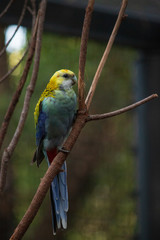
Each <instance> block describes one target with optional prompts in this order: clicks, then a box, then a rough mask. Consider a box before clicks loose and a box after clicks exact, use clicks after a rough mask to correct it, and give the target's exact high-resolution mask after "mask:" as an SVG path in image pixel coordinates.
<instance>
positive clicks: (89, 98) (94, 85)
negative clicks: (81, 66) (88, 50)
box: [85, 0, 128, 110]
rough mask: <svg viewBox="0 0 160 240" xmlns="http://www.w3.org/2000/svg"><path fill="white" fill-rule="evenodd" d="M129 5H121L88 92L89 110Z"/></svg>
mask: <svg viewBox="0 0 160 240" xmlns="http://www.w3.org/2000/svg"><path fill="white" fill-rule="evenodd" d="M127 3H128V0H122V4H121V8H120V11H119V14H118V18H117V21H116V23H115V26H114V28H113V31H112V34H111V36H110V38H109V41H108V44H107V46H106V49H105V51H104V54H103V56H102V59H101V61H100V63H99V66H98V68H97V71H96V74H95V76H94V79H93V82H92V85H91V87H90V89H89V92H88V95H87V97H86V101H85V103H86V105H87V109H88V110H89V107H90V104H91V101H92V98H93V95H94V92H95V90H96V86H97V83H98V80H99V78H100V75H101V72H102V69H103V67H104V64H105V63H106V61H107V59H108V55H109V53H110V51H111V48H112V45H113V43H114V40H115V37H116V35H117V32H118V29H119V27H120V24H121V22H122V20H123V18H124V12H125V9H126V7H127Z"/></svg>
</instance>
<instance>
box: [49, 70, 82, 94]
mask: <svg viewBox="0 0 160 240" xmlns="http://www.w3.org/2000/svg"><path fill="white" fill-rule="evenodd" d="M76 82H77V78H76V75H75V74H74V73H73V72H72V71H70V70H67V69H61V70H59V71H57V72H55V73H54V75H53V76H52V77H51V79H50V84H51V85H52V86H53V87H54V89H61V90H67V89H69V88H71V87H72V86H73V85H74V84H75V83H76Z"/></svg>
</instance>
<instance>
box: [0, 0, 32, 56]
mask: <svg viewBox="0 0 160 240" xmlns="http://www.w3.org/2000/svg"><path fill="white" fill-rule="evenodd" d="M27 2H28V0H25V2H24V6H23V9H22V13H21V16H20V18H19V21H18V24H17V27H16V29H15V31H14V33H13V35H12V37H11V38H10V39H9V40H8V42H7V43H6V45H5V46H4V47H3V48H2V50H1V51H0V57H1V56H2V55H3V53H4V52H5V51H6V48H7V47H8V45H9V44H10V42H11V41H12V39H13V38H14V36H15V34H16V32H17V31H18V29H19V27H20V26H21V23H22V21H23V18H24V15H25V12H26V8H27Z"/></svg>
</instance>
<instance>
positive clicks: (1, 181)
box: [0, 0, 47, 191]
mask: <svg viewBox="0 0 160 240" xmlns="http://www.w3.org/2000/svg"><path fill="white" fill-rule="evenodd" d="M46 4H47V0H42V1H41V3H40V8H39V22H38V30H37V37H36V48H35V58H34V65H33V71H32V76H31V80H30V83H29V85H28V87H27V91H26V95H25V99H24V104H23V109H22V112H21V116H20V119H19V123H18V126H17V129H16V131H15V133H14V136H13V138H12V140H11V142H10V144H9V145H8V147H7V148H6V149H5V150H4V153H3V156H2V164H1V166H2V167H1V172H0V191H3V188H4V186H5V182H6V173H7V171H6V169H7V165H8V161H9V160H10V158H11V156H12V154H13V151H14V149H15V147H16V145H17V143H18V140H19V138H20V135H21V133H22V130H23V127H24V124H25V121H26V118H27V115H28V110H29V105H30V99H31V96H32V94H33V91H34V87H35V84H36V80H37V75H38V69H39V61H40V51H41V39H42V32H43V23H44V18H45V10H46Z"/></svg>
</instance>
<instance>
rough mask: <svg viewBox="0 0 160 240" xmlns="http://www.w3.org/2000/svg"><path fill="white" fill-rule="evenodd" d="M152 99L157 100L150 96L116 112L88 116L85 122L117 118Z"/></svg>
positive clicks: (153, 95) (156, 96)
mask: <svg viewBox="0 0 160 240" xmlns="http://www.w3.org/2000/svg"><path fill="white" fill-rule="evenodd" d="M154 98H158V95H157V94H152V95H150V96H149V97H146V98H144V99H142V100H140V101H138V102H136V103H133V104H131V105H129V106H127V107H124V108H121V109H118V110H116V111H113V112H109V113H103V114H94V115H89V116H88V118H87V121H93V120H101V119H105V118H110V117H114V116H117V115H119V114H122V113H125V112H128V111H130V110H132V109H134V108H136V107H138V106H140V105H142V104H144V103H146V102H149V101H151V100H152V99H154Z"/></svg>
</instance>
